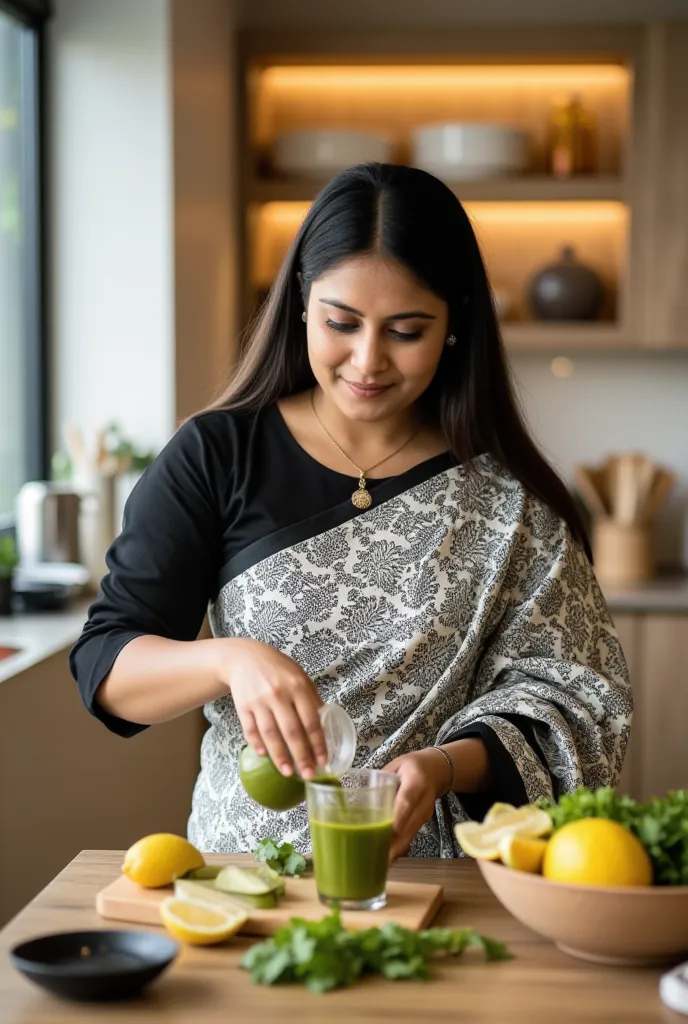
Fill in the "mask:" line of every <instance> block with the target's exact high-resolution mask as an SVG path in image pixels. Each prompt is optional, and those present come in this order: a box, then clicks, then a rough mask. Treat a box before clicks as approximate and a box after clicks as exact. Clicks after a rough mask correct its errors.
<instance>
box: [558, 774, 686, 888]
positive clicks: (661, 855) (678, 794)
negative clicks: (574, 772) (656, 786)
mask: <svg viewBox="0 0 688 1024" xmlns="http://www.w3.org/2000/svg"><path fill="white" fill-rule="evenodd" d="M538 806H539V807H542V808H543V809H544V810H545V811H547V813H548V814H549V815H550V817H551V818H552V822H553V824H554V830H555V831H556V830H557V829H559V828H561V827H562V825H567V824H568V823H569V822H571V821H578V820H579V818H609V819H611V820H612V821H618V822H619V824H620V825H624V826H625V827H626V828H627V829H629V830H630V831H631V832H632V833H633V834H634V835H635V836H637V838H638V839H639V840H640V842H641V843H642V844H643V846H644V847H645V849H646V850H647V852H648V854H649V856H650V860H651V861H652V870H653V875H654V883H655V885H688V789H679V790H676V791H675V792H671V793H668V794H667V795H666V796H665V797H654V798H653V799H652V800H651V801H650V802H649V803H647V804H642V803H637V802H636V801H635V800H633V798H632V797H630V796H619V795H617V794H616V793H615V791H614V790H613V789H611V788H610V787H605V788H602V789H598V790H595V792H592V791H591V790H589V789H586V788H584V787H581V788H579V789H577V790H575V791H574V792H573V793H565V794H564V795H562V796H561V797H560V798H559V801H558V802H557V803H554V802H553V801H551V800H546V799H543V800H540V801H538Z"/></svg>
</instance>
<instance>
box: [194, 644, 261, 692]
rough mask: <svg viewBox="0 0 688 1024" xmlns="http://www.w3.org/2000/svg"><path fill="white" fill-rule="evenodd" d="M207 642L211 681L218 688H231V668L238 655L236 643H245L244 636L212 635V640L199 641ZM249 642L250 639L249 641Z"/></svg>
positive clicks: (233, 666)
mask: <svg viewBox="0 0 688 1024" xmlns="http://www.w3.org/2000/svg"><path fill="white" fill-rule="evenodd" d="M201 642H202V643H204V644H208V651H207V655H208V660H209V664H210V667H211V671H212V674H213V681H214V683H215V685H216V686H217V687H218V688H224V689H225V690H230V691H231V689H232V676H233V671H232V670H233V668H236V664H237V659H238V657H239V653H240V652H239V650H238V649H237V648H238V645H240V644H242V643H245V642H246V640H245V638H244V637H233V636H232V637H214V638H213V639H212V640H203V641H201ZM249 642H250V641H249Z"/></svg>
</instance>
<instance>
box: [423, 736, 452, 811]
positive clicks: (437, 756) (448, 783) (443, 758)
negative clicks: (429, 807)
mask: <svg viewBox="0 0 688 1024" xmlns="http://www.w3.org/2000/svg"><path fill="white" fill-rule="evenodd" d="M427 749H428V751H429V752H430V753H431V754H433V756H434V763H435V766H436V769H437V771H436V776H435V777H436V780H437V783H436V786H435V793H436V797H435V799H437V800H441V799H442V798H443V797H445V796H446V795H447V793H449V792H450V791H451V790H452V789H453V788H454V758H453V757H452V755H451V754H450V753H449V751H448V750H445V749H444V747H442V746H438V745H435V746H432V747H428V748H427Z"/></svg>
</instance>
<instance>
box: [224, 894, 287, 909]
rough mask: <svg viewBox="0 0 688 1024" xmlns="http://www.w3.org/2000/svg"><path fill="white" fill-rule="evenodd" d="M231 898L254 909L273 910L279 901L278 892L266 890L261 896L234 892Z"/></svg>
mask: <svg viewBox="0 0 688 1024" xmlns="http://www.w3.org/2000/svg"><path fill="white" fill-rule="evenodd" d="M228 895H229V894H228ZM231 899H232V900H234V901H235V902H236V903H240V904H241V905H242V906H243V907H250V908H251V909H252V910H272V909H273V908H274V907H276V906H277V903H278V900H277V893H276V892H264V893H261V894H260V895H259V896H251V895H247V894H246V893H244V894H240V893H238V892H233V893H232V895H231Z"/></svg>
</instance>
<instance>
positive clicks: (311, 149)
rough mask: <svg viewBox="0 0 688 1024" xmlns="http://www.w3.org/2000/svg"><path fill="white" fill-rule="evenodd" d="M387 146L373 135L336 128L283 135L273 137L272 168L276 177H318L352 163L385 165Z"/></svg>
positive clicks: (386, 141) (381, 138)
mask: <svg viewBox="0 0 688 1024" xmlns="http://www.w3.org/2000/svg"><path fill="white" fill-rule="evenodd" d="M391 148H392V147H391V143H390V141H389V139H387V138H385V136H384V135H379V134H377V133H376V132H363V131H349V130H344V129H337V128H327V129H313V130H306V131H293V132H283V133H281V134H279V135H277V136H275V140H274V142H273V146H272V165H273V168H274V170H275V171H277V172H278V173H280V174H289V175H294V176H297V177H301V178H322V177H325V176H327V175H329V174H337V173H339V171H343V170H345V169H346V168H347V167H353V166H354V164H364V163H370V162H379V163H387V162H388V161H389V159H390V156H391Z"/></svg>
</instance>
